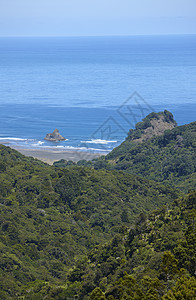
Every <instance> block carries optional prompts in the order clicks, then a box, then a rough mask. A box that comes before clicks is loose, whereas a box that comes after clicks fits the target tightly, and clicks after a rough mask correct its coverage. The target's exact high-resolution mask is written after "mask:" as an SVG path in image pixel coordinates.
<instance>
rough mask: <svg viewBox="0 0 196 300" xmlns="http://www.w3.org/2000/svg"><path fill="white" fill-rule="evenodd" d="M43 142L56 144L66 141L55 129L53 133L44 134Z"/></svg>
mask: <svg viewBox="0 0 196 300" xmlns="http://www.w3.org/2000/svg"><path fill="white" fill-rule="evenodd" d="M44 140H47V141H52V142H57V141H65V140H66V139H65V138H64V137H63V136H62V135H61V134H60V133H59V131H58V129H55V130H54V131H53V133H48V134H46V137H45V139H44Z"/></svg>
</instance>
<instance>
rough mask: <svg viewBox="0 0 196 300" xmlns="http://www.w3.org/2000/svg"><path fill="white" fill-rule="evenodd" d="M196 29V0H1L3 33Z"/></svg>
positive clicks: (187, 31)
mask: <svg viewBox="0 0 196 300" xmlns="http://www.w3.org/2000/svg"><path fill="white" fill-rule="evenodd" d="M192 33H194V34H195V33H196V0H0V36H89V35H90V36H91V35H138V34H143V35H146V34H192Z"/></svg>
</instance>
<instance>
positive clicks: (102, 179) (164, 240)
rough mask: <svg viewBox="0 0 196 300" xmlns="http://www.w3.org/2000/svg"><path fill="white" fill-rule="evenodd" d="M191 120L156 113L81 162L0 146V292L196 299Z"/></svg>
mask: <svg viewBox="0 0 196 300" xmlns="http://www.w3.org/2000/svg"><path fill="white" fill-rule="evenodd" d="M155 125H157V127H156V126H155ZM195 129H196V122H194V123H191V124H188V125H184V126H180V127H177V126H176V122H175V121H174V119H173V116H172V115H171V113H169V112H167V111H165V112H163V113H158V114H154V113H152V114H150V115H149V116H147V117H146V118H145V119H144V121H143V122H141V123H139V124H137V125H136V129H135V130H131V131H130V132H129V135H128V137H127V139H126V141H125V142H124V143H122V144H121V145H120V146H119V147H118V148H116V149H114V150H113V151H112V152H111V153H110V154H109V155H107V156H106V157H102V158H101V159H97V160H95V161H94V162H92V163H90V162H85V161H83V162H81V161H80V162H79V163H78V165H74V164H73V163H72V162H65V163H64V162H57V163H56V164H55V165H54V166H49V165H47V164H44V163H42V162H40V161H39V160H35V159H33V158H28V157H25V156H23V155H22V154H20V153H18V152H17V151H15V150H12V149H10V148H9V147H5V146H3V145H0V254H1V255H0V299H4V300H7V299H8V300H9V299H18V300H19V299H23V300H26V299H36V300H42V299H46V300H52V299H58V300H65V299H66V300H70V299H79V300H88V299H91V300H101V299H102V300H106V299H107V300H124V299H127V300H128V299H131V300H132V299H133V300H136V299H137V300H139V299H141V300H178V299H180V300H194V299H195V290H196V280H195V274H196V270H195V266H196V254H195V249H196V247H195V242H196V235H195V229H196V225H195V218H196V206H195V205H196V194H195V191H194V190H193V189H195V186H196V184H195V182H196V181H195V163H196V159H195V155H196V154H195V146H196V139H195V138H196V136H195V134H196V133H195ZM64 164H65V165H66V168H61V167H59V166H64ZM79 165H81V166H79ZM82 165H88V166H82ZM99 169H100V170H99ZM130 173H133V174H130ZM138 175H140V176H138ZM152 179H154V181H153V180H152ZM156 181H157V182H156ZM158 181H161V183H160V182H158ZM166 183H167V184H166ZM170 183H171V184H172V185H173V187H171V185H169V184H170ZM176 187H177V189H176ZM179 187H180V188H181V189H182V191H180V189H179ZM187 190H189V193H188V194H185V192H186V191H187ZM191 190H192V191H191Z"/></svg>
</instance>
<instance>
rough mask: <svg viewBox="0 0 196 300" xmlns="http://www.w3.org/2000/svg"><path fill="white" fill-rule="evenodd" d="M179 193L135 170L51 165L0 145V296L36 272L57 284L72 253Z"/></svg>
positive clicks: (17, 289)
mask: <svg viewBox="0 0 196 300" xmlns="http://www.w3.org/2000/svg"><path fill="white" fill-rule="evenodd" d="M178 196H179V192H177V191H176V190H174V189H172V188H169V187H165V186H163V185H161V184H159V183H155V182H153V181H148V180H145V179H142V178H140V177H138V176H133V175H130V174H124V173H123V172H117V171H107V170H99V171H96V170H94V169H90V168H86V167H78V166H74V167H71V168H69V169H61V168H55V167H53V166H48V165H46V164H44V163H42V162H40V161H38V160H34V159H32V158H27V157H24V156H23V155H21V154H19V153H18V152H17V151H15V150H12V149H10V148H9V147H5V146H2V145H0V211H1V217H0V226H1V227H0V228H1V230H0V252H1V258H0V267H1V271H0V275H1V293H0V297H1V299H17V298H16V296H17V295H20V293H21V291H22V286H23V285H25V286H26V285H28V284H29V286H31V284H34V281H35V280H37V281H38V282H39V281H40V280H43V281H44V282H45V281H47V282H48V283H49V285H54V286H55V285H56V286H58V285H62V284H63V282H65V280H66V278H67V274H68V270H69V269H70V267H72V266H73V264H74V261H75V259H77V258H78V257H83V256H84V255H85V254H86V253H87V251H88V250H90V249H92V248H93V247H94V246H96V245H99V244H101V243H105V242H106V241H107V240H109V239H110V238H112V237H113V236H114V235H115V234H116V233H118V232H121V231H123V230H124V229H123V228H124V227H126V226H128V227H129V226H131V225H132V224H133V222H134V220H135V218H136V217H137V216H138V214H139V213H141V212H146V211H149V210H152V209H154V208H157V207H160V206H161V205H163V204H165V203H167V204H168V203H171V202H172V201H173V200H174V199H176V198H177V197H178ZM37 281H36V282H37ZM38 285H39V284H38ZM30 289H31V288H30ZM27 299H28V298H27ZM34 299H37V298H36V297H35V298H34ZM41 299H42V298H41Z"/></svg>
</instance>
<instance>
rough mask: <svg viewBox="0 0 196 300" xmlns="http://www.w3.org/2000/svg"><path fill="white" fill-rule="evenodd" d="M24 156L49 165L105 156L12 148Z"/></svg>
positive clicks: (100, 154) (80, 152) (77, 152)
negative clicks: (56, 162) (61, 160)
mask: <svg viewBox="0 0 196 300" xmlns="http://www.w3.org/2000/svg"><path fill="white" fill-rule="evenodd" d="M12 148H13V149H15V150H17V151H18V152H20V153H22V154H23V155H25V156H31V157H33V158H37V159H39V160H41V161H43V162H45V163H47V164H49V165H52V164H53V163H54V162H55V161H58V160H60V159H65V160H72V161H74V162H77V161H79V160H83V159H85V160H92V159H94V158H97V157H100V156H102V155H105V154H106V153H91V152H86V151H83V152H82V151H60V150H53V149H23V148H19V147H12Z"/></svg>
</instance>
